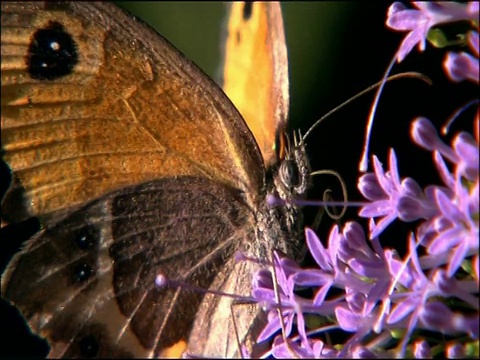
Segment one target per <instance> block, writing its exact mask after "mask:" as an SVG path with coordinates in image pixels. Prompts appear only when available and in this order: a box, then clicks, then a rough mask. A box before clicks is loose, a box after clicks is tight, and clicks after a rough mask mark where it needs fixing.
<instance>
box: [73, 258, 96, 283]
mask: <svg viewBox="0 0 480 360" xmlns="http://www.w3.org/2000/svg"><path fill="white" fill-rule="evenodd" d="M94 273H95V271H94V269H93V268H92V267H91V266H90V265H88V264H87V263H84V262H82V263H79V264H77V265H75V267H74V269H73V280H74V281H75V282H77V283H82V282H85V281H87V280H88V279H90V277H91V276H92V275H94Z"/></svg>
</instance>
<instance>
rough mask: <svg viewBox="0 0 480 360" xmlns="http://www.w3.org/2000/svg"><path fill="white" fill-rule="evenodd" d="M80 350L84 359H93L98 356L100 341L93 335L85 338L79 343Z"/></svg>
mask: <svg viewBox="0 0 480 360" xmlns="http://www.w3.org/2000/svg"><path fill="white" fill-rule="evenodd" d="M78 348H79V352H80V355H81V356H82V357H86V358H93V357H95V356H97V354H98V350H99V346H98V341H97V339H96V337H95V336H93V335H87V336H84V337H83V338H81V339H80V340H79V341H78Z"/></svg>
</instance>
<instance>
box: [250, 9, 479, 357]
mask: <svg viewBox="0 0 480 360" xmlns="http://www.w3.org/2000/svg"><path fill="white" fill-rule="evenodd" d="M413 7H414V8H413V9H412V8H408V7H407V6H405V5H403V4H402V3H399V2H395V3H393V4H392V5H391V6H390V8H389V11H388V16H387V26H388V27H390V28H392V29H394V30H399V31H408V34H407V35H406V36H405V38H404V40H403V42H402V44H401V46H400V48H399V50H398V52H397V54H396V58H397V61H398V62H400V61H402V60H403V59H404V58H405V57H406V56H407V55H408V53H410V52H411V51H412V49H413V48H414V47H415V46H416V45H417V46H418V48H419V50H420V51H423V50H424V49H425V43H426V41H427V40H429V34H430V33H431V30H432V27H438V26H439V25H442V24H445V23H450V22H456V21H468V22H469V23H470V24H472V28H473V29H472V30H470V31H469V32H468V33H467V34H466V35H465V39H466V40H465V42H466V44H468V49H469V51H468V52H449V53H448V54H447V55H446V58H445V61H444V64H443V65H444V69H445V72H446V74H447V76H448V77H449V78H450V79H451V80H452V81H454V82H460V81H470V82H473V83H475V84H478V82H479V70H478V69H479V37H478V15H479V9H478V2H470V3H467V4H465V3H462V4H460V3H451V2H441V3H434V2H414V3H413ZM469 106H475V107H476V115H475V118H474V121H473V124H474V125H473V128H474V131H473V133H474V134H475V135H474V136H473V135H472V134H471V133H469V132H460V133H458V134H456V136H455V137H454V139H453V141H452V143H451V145H448V144H446V143H445V142H444V141H442V139H441V137H440V136H439V135H438V134H437V132H436V130H435V128H434V126H433V124H432V123H431V122H430V121H429V120H428V119H427V118H424V117H419V118H417V119H415V120H414V121H413V123H412V126H411V136H412V139H413V141H414V142H415V143H416V144H417V145H419V146H420V147H422V148H424V149H426V150H428V151H430V152H432V155H433V162H434V165H435V167H436V169H437V171H438V175H439V178H440V179H441V181H442V182H443V184H441V185H429V186H427V187H426V188H424V189H422V188H421V187H420V185H419V184H418V183H417V182H416V181H415V180H414V179H412V178H409V177H407V178H403V179H401V178H400V176H399V173H398V169H397V160H396V155H395V151H394V150H393V149H391V151H390V154H389V164H388V170H386V171H385V170H384V168H383V166H382V164H381V163H380V161H379V160H378V158H377V157H376V156H373V169H374V171H373V172H372V173H366V174H364V175H362V176H361V177H360V178H359V180H358V189H359V190H360V192H361V194H362V195H363V196H364V197H365V199H366V202H365V205H364V206H363V207H362V208H361V209H360V212H359V216H360V217H363V218H368V219H369V220H368V221H369V229H368V236H366V234H365V231H364V229H363V228H362V226H361V225H360V224H359V223H357V222H354V221H351V222H347V223H346V224H345V225H344V226H343V228H340V227H339V226H338V225H337V226H334V227H333V229H332V230H331V232H330V235H329V238H328V246H327V247H324V246H323V245H322V242H321V241H320V240H319V239H318V237H317V236H316V234H315V233H314V232H313V231H312V230H310V229H306V231H305V234H306V242H307V246H308V249H309V251H310V253H311V255H312V257H313V259H314V260H315V262H316V264H317V266H316V267H313V268H302V267H301V266H300V265H298V264H297V263H295V262H294V261H293V260H290V259H288V258H285V257H283V256H282V255H280V254H278V253H276V254H274V261H273V266H274V271H273V272H272V269H271V268H265V269H262V270H260V271H258V272H257V273H256V274H255V276H254V279H253V290H252V295H253V297H254V298H255V299H256V300H257V301H258V302H259V303H260V304H262V305H263V306H264V307H265V308H266V309H267V310H268V324H267V326H266V327H265V328H264V329H263V331H262V333H261V334H260V336H259V338H258V342H262V341H266V340H267V339H271V338H272V337H274V339H273V345H272V347H271V350H270V352H269V353H267V354H265V356H270V355H273V356H274V357H279V358H282V357H315V358H322V357H328V358H331V357H347V358H351V357H360V358H373V357H382V358H383V357H405V356H409V357H415V358H428V357H437V356H439V357H444V356H447V357H478V356H479V350H478V349H479V340H478V339H479V321H480V320H479V298H478V294H479V112H478V100H475V101H473V102H471V103H470V105H469ZM394 221H402V222H413V221H416V223H417V224H418V226H416V229H415V231H414V232H412V233H410V234H409V236H408V238H407V239H406V241H407V253H406V255H405V256H404V257H403V258H401V257H400V256H399V255H398V253H397V252H396V251H395V249H388V248H383V247H382V245H381V239H380V238H381V235H382V233H383V232H384V230H385V229H386V228H387V227H388V226H389V225H390V224H391V223H392V222H394ZM306 288H307V289H310V290H311V293H313V296H308V297H307V296H302V295H301V292H300V291H299V289H306ZM282 329H283V330H282ZM333 333H335V334H336V335H338V333H341V334H343V335H344V336H343V337H342V336H340V337H338V336H336V337H335V339H336V338H342V339H344V340H342V341H341V342H335V341H332V338H333V336H332V335H331V334H333ZM435 335H437V336H435Z"/></svg>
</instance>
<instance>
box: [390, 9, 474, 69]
mask: <svg viewBox="0 0 480 360" xmlns="http://www.w3.org/2000/svg"><path fill="white" fill-rule="evenodd" d="M412 4H413V6H414V7H416V8H417V9H418V10H414V9H408V8H407V7H406V6H405V5H403V4H402V3H400V2H394V3H393V4H392V5H391V6H390V8H389V9H388V15H387V26H388V27H390V28H392V29H394V30H398V31H409V33H408V34H407V36H405V38H404V39H403V42H402V44H401V45H400V48H399V50H398V52H397V61H398V62H401V61H402V60H403V59H404V58H405V57H406V56H407V55H408V54H409V53H410V51H411V50H412V49H413V48H414V46H415V45H417V44H418V49H419V50H420V51H423V50H425V40H426V38H427V35H428V31H429V30H430V29H431V28H432V27H434V26H436V25H439V24H443V23H449V22H454V21H461V20H472V21H475V20H476V19H477V18H478V5H477V6H475V4H473V5H471V4H469V5H466V4H460V3H455V2H423V1H416V2H412Z"/></svg>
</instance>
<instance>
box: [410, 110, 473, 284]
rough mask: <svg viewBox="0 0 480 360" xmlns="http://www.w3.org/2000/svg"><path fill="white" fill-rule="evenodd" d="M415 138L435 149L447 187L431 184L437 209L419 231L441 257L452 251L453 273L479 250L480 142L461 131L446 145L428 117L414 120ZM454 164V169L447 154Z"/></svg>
mask: <svg viewBox="0 0 480 360" xmlns="http://www.w3.org/2000/svg"><path fill="white" fill-rule="evenodd" d="M412 137H413V139H414V141H415V142H416V143H417V144H419V145H420V146H422V147H424V148H426V149H427V150H430V151H433V152H434V163H435V165H436V167H437V170H438V173H439V175H440V178H441V179H442V180H443V182H444V184H445V185H446V187H441V186H431V187H430V188H429V189H428V190H426V193H427V197H428V198H429V199H430V200H432V205H433V206H435V207H436V209H437V213H435V212H432V214H431V215H432V216H431V217H430V218H427V220H428V221H427V222H426V223H424V224H423V225H422V226H421V227H420V228H419V231H418V236H419V237H420V238H421V239H422V243H424V244H425V245H426V246H427V248H428V251H429V253H430V254H432V255H437V256H438V257H439V258H441V256H440V255H441V254H442V253H445V254H446V253H449V254H451V256H450V258H449V264H448V273H449V276H453V274H454V273H455V272H456V271H457V269H458V268H459V266H460V265H461V263H462V261H463V260H464V259H465V258H466V257H469V256H472V255H474V254H476V253H478V237H479V230H478V229H479V226H478V225H479V224H478V222H479V220H478V214H479V200H478V198H479V178H478V176H479V175H478V170H479V164H478V162H479V150H478V149H479V144H478V142H476V141H475V139H473V137H472V136H471V135H469V134H467V133H464V132H462V133H460V134H458V135H457V136H456V137H455V139H454V140H453V147H449V146H448V145H446V144H445V143H444V142H443V141H442V140H441V139H440V138H439V137H438V134H437V132H436V130H435V128H434V127H433V125H432V124H431V122H430V121H429V120H428V119H426V118H418V119H417V120H416V121H414V122H413V124H412ZM442 155H443V156H445V157H446V158H447V159H448V160H449V161H450V162H452V163H453V164H454V168H453V171H450V170H449V168H448V166H447V165H446V163H445V161H444V159H443V156H442Z"/></svg>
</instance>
